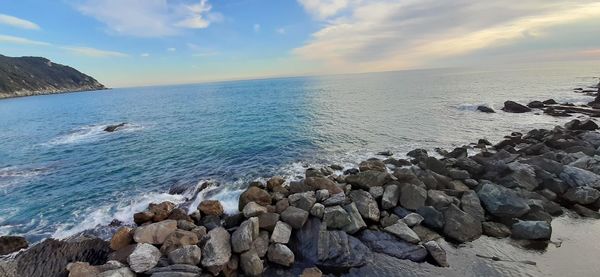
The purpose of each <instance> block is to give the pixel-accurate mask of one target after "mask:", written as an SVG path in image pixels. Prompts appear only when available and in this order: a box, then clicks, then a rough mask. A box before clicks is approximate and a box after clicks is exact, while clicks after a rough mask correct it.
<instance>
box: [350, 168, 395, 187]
mask: <svg viewBox="0 0 600 277" xmlns="http://www.w3.org/2000/svg"><path fill="white" fill-rule="evenodd" d="M390 180H391V178H390V176H389V174H388V173H386V172H380V171H375V170H368V171H362V172H359V173H358V174H355V175H348V176H346V183H348V184H350V185H352V187H354V188H357V189H364V190H367V191H368V190H369V188H370V187H381V186H383V185H384V184H386V183H387V182H388V181H390Z"/></svg>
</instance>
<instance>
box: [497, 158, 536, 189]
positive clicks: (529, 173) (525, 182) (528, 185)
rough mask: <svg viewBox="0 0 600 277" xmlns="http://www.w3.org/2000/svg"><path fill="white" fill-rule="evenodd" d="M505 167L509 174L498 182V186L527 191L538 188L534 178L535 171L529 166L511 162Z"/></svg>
mask: <svg viewBox="0 0 600 277" xmlns="http://www.w3.org/2000/svg"><path fill="white" fill-rule="evenodd" d="M507 167H508V170H510V171H511V173H509V174H508V175H506V176H504V177H502V178H501V179H500V180H498V184H500V185H502V186H505V187H507V188H517V187H518V188H523V189H526V190H529V191H532V190H534V189H535V188H537V187H538V185H539V184H538V182H537V180H536V178H535V169H534V168H533V167H532V166H531V165H528V164H523V163H519V162H512V163H509V164H508V165H507Z"/></svg>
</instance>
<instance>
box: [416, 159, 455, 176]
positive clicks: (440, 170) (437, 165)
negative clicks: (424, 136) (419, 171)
mask: <svg viewBox="0 0 600 277" xmlns="http://www.w3.org/2000/svg"><path fill="white" fill-rule="evenodd" d="M419 166H421V167H422V168H424V169H429V170H431V171H433V172H435V173H437V174H441V175H448V169H447V168H446V164H445V163H444V162H442V161H440V160H438V159H436V158H435V157H427V158H426V159H425V160H424V161H423V163H419Z"/></svg>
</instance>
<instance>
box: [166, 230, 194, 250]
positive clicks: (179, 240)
mask: <svg viewBox="0 0 600 277" xmlns="http://www.w3.org/2000/svg"><path fill="white" fill-rule="evenodd" d="M196 243H198V236H197V235H196V233H192V232H190V231H184V230H176V231H175V232H172V233H171V234H169V236H167V238H166V239H165V241H164V242H163V245H162V246H161V247H160V251H161V252H162V253H164V254H167V253H169V252H171V251H173V250H175V249H177V248H181V247H183V246H185V245H195V244H196Z"/></svg>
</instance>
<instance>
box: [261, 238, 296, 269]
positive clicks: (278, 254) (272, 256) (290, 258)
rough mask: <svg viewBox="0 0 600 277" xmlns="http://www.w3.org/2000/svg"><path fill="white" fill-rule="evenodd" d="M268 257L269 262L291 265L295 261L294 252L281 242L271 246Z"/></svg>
mask: <svg viewBox="0 0 600 277" xmlns="http://www.w3.org/2000/svg"><path fill="white" fill-rule="evenodd" d="M267 258H268V259H269V262H272V263H276V264H278V265H282V266H291V265H292V264H293V263H294V253H293V252H292V250H290V249H289V248H288V247H287V246H285V245H283V244H281V243H274V244H271V246H269V250H268V252H267Z"/></svg>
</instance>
